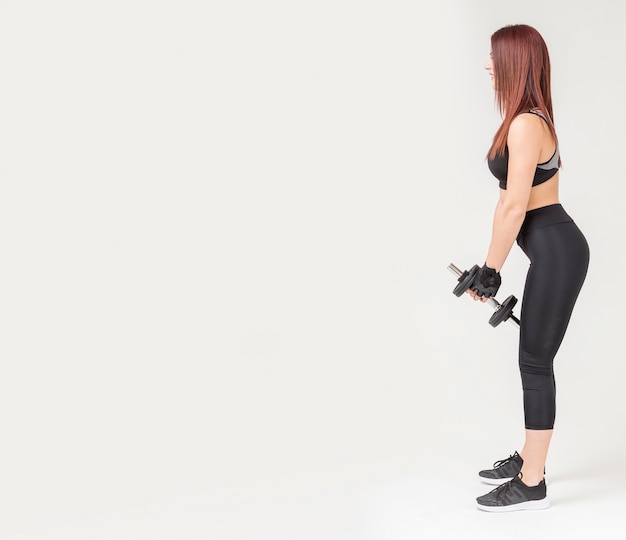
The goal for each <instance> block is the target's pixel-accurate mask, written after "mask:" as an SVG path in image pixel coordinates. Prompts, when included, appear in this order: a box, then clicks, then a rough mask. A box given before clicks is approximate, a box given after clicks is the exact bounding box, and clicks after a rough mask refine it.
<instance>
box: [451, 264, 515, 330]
mask: <svg viewBox="0 0 626 540" xmlns="http://www.w3.org/2000/svg"><path fill="white" fill-rule="evenodd" d="M448 270H450V272H452V273H453V274H454V275H455V276H456V277H457V278H458V282H459V283H458V285H457V286H456V287H454V290H453V291H452V293H453V294H454V295H455V296H459V297H460V296H462V295H463V293H464V292H465V291H467V289H469V288H470V286H471V285H472V283H473V282H474V279H475V278H476V274H477V273H478V271H479V270H480V267H479V266H478V265H477V264H475V265H474V266H472V268H470V269H469V270H464V271H461V270H460V269H459V268H457V267H456V266H455V265H454V264H452V263H450V265H449V266H448ZM485 303H486V304H489V305H490V306H491V307H492V308H494V309H495V311H494V313H493V315H492V316H491V317H490V318H489V324H490V325H491V326H493V327H494V328H495V327H496V326H498V325H499V324H500V323H501V322H503V321H511V323H512V324H514V325H515V326H516V327H517V328H519V319H518V318H517V317H516V316H515V315H513V308H514V307H515V304H517V298H515V296H513V295H511V296H509V297H508V298H507V299H506V300H505V301H504V302H502V303H500V302H498V301H497V300H496V299H495V298H487V301H486V302H485Z"/></svg>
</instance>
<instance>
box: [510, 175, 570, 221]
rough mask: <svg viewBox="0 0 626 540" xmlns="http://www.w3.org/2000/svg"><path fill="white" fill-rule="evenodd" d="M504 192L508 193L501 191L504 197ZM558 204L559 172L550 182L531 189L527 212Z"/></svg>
mask: <svg viewBox="0 0 626 540" xmlns="http://www.w3.org/2000/svg"><path fill="white" fill-rule="evenodd" d="M502 191H504V193H506V191H505V190H501V195H504V193H502ZM558 203H559V173H558V172H557V173H556V174H555V175H554V176H553V177H552V178H550V180H547V181H546V182H544V183H543V184H539V185H538V186H534V187H533V188H531V190H530V198H529V199H528V206H527V207H526V211H527V212H528V211H529V210H535V208H541V207H542V206H548V205H550V204H558Z"/></svg>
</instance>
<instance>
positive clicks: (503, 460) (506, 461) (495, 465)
mask: <svg viewBox="0 0 626 540" xmlns="http://www.w3.org/2000/svg"><path fill="white" fill-rule="evenodd" d="M515 456H516V454H512V455H510V456H509V457H508V458H506V459H501V460H500V461H496V462H495V463H494V464H493V468H494V469H497V468H498V467H502V465H506V464H507V463H508V462H509V461H511V460H512V459H513V458H514V457H515Z"/></svg>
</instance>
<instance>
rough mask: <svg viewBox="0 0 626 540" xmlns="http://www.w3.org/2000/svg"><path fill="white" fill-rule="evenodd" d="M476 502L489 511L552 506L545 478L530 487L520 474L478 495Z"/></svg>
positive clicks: (511, 510) (482, 508)
mask: <svg viewBox="0 0 626 540" xmlns="http://www.w3.org/2000/svg"><path fill="white" fill-rule="evenodd" d="M476 502H477V503H478V508H479V509H480V510H485V511H487V512H513V511H515V510H544V509H545V508H548V507H549V506H550V500H549V499H548V494H547V491H546V482H545V480H542V481H541V482H540V483H539V485H537V486H533V487H529V486H527V485H526V484H524V482H522V479H521V478H520V477H519V476H515V477H514V478H513V479H512V480H509V481H508V482H506V483H505V484H502V485H501V486H498V487H497V488H495V489H493V490H492V491H490V492H489V493H487V494H486V495H483V496H482V497H478V498H477V499H476Z"/></svg>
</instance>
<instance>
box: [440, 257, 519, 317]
mask: <svg viewBox="0 0 626 540" xmlns="http://www.w3.org/2000/svg"><path fill="white" fill-rule="evenodd" d="M448 270H450V272H452V273H453V274H454V275H455V276H456V277H457V278H459V277H461V276H462V275H463V271H462V270H460V269H459V268H457V267H456V266H455V265H453V264H452V263H450V265H449V266H448ZM485 304H489V305H490V306H491V307H492V308H493V309H496V310H497V309H500V306H501V304H500V302H498V301H497V300H496V299H495V298H493V297H492V298H487V301H486V302H485ZM507 320H508V321H510V322H511V324H513V325H515V326H516V327H517V328H519V319H518V318H517V317H516V316H515V315H513V313H511V315H509V318H508V319H507Z"/></svg>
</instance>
